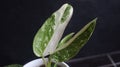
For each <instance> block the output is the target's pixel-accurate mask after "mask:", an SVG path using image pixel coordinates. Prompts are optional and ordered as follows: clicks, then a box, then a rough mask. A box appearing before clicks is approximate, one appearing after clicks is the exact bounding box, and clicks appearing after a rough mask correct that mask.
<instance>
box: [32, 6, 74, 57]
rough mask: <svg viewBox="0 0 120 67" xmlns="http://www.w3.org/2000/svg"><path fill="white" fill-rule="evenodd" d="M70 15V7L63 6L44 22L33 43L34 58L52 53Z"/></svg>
mask: <svg viewBox="0 0 120 67" xmlns="http://www.w3.org/2000/svg"><path fill="white" fill-rule="evenodd" d="M72 13H73V8H72V6H71V5H69V4H64V5H63V6H62V7H61V8H60V9H59V10H57V11H56V12H54V13H53V14H52V16H51V17H49V18H48V19H47V20H46V21H45V23H44V24H43V25H42V27H41V28H40V29H39V30H38V32H37V34H36V35H35V38H34V41H33V51H34V53H35V55H36V56H38V57H42V56H47V55H49V54H52V53H54V51H55V49H56V47H57V45H58V42H59V40H60V39H61V37H62V35H63V32H64V30H65V28H66V26H67V24H68V22H69V20H70V19H71V16H72Z"/></svg>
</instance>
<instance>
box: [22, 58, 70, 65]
mask: <svg viewBox="0 0 120 67" xmlns="http://www.w3.org/2000/svg"><path fill="white" fill-rule="evenodd" d="M45 60H46V61H47V60H48V59H47V58H45ZM41 65H44V62H43V60H42V59H35V60H33V61H30V62H28V63H26V64H25V65H24V66H23V67H40V66H41ZM58 65H59V66H61V67H69V66H68V65H67V64H66V63H64V62H60V63H58Z"/></svg>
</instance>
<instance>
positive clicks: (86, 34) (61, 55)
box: [51, 19, 97, 62]
mask: <svg viewBox="0 0 120 67" xmlns="http://www.w3.org/2000/svg"><path fill="white" fill-rule="evenodd" d="M96 20H97V19H94V20H93V21H91V22H90V23H88V24H87V25H85V26H84V27H83V28H82V29H81V30H80V31H79V32H78V33H77V34H76V35H75V36H74V37H73V38H71V39H70V40H69V41H68V42H67V43H66V44H67V46H64V47H61V48H60V49H58V51H57V52H56V53H54V54H53V55H52V56H51V58H52V59H53V60H55V61H56V62H63V61H67V60H69V59H71V58H72V57H74V56H75V55H76V54H77V53H78V52H79V50H80V49H81V48H82V47H83V46H84V45H85V44H86V43H87V41H88V40H89V38H90V37H91V35H92V33H93V31H94V28H95V25H96Z"/></svg>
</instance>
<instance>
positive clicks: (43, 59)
mask: <svg viewBox="0 0 120 67" xmlns="http://www.w3.org/2000/svg"><path fill="white" fill-rule="evenodd" d="M42 60H43V62H44V64H45V67H47V62H46V60H45V58H44V57H43V56H42Z"/></svg>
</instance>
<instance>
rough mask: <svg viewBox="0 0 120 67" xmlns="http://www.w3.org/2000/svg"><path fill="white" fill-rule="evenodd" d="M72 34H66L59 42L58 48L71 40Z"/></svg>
mask: <svg viewBox="0 0 120 67" xmlns="http://www.w3.org/2000/svg"><path fill="white" fill-rule="evenodd" d="M73 34H74V33H70V34H68V35H67V36H65V37H64V38H63V39H62V40H61V41H60V43H59V44H58V48H59V47H61V46H64V44H65V43H66V42H67V41H69V40H70V39H71V38H72V36H73Z"/></svg>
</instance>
